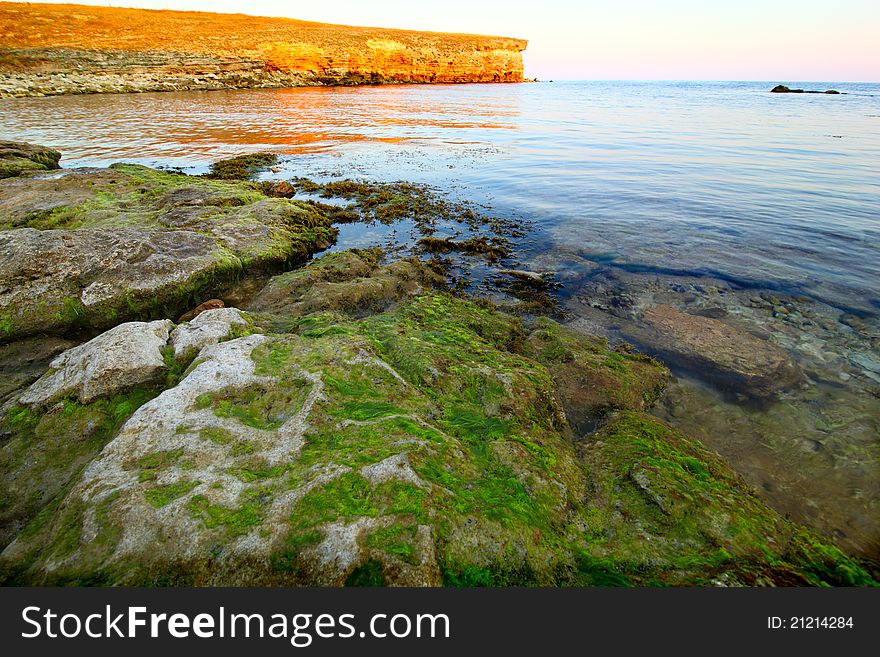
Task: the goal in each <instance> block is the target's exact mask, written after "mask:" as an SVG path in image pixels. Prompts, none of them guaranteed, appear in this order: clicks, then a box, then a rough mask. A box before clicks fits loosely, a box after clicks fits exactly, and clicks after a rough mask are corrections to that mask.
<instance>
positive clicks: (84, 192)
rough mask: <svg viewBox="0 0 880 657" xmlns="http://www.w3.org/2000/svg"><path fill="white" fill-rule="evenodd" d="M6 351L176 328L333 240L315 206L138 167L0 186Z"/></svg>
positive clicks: (0, 295)
mask: <svg viewBox="0 0 880 657" xmlns="http://www.w3.org/2000/svg"><path fill="white" fill-rule="evenodd" d="M0 226H2V227H5V228H6V229H7V230H0V307H2V308H3V310H2V312H0V340H3V339H5V340H9V339H13V338H18V337H22V336H26V335H31V334H34V333H39V332H49V333H63V332H66V331H68V330H70V329H72V328H87V329H92V330H94V329H105V328H108V327H110V326H113V325H114V324H117V323H118V322H120V321H123V320H127V319H148V318H155V317H163V316H164V317H177V316H178V315H179V314H180V313H181V312H182V311H183V310H186V309H187V308H188V307H191V306H192V305H193V301H194V300H195V301H196V303H197V302H198V301H201V300H203V299H204V298H206V297H212V296H217V295H218V294H220V293H222V292H223V291H224V290H226V289H228V288H229V287H230V286H231V285H232V284H233V283H234V282H235V281H236V279H237V278H238V277H239V275H240V274H241V273H242V271H243V270H244V271H245V272H247V271H256V270H259V271H265V270H266V269H269V270H271V269H272V268H280V267H282V266H284V265H286V264H287V263H289V262H291V261H293V262H296V261H298V260H305V259H306V258H307V257H308V256H309V255H311V254H312V253H313V252H315V251H317V250H320V249H322V248H326V246H327V245H328V243H329V242H330V241H331V240H332V239H334V236H335V229H334V228H332V227H331V226H330V220H329V219H328V218H327V217H325V216H324V215H322V214H320V213H319V211H317V210H316V209H315V208H314V207H313V206H310V205H308V204H305V203H301V202H298V201H291V200H288V199H278V198H269V197H266V196H264V195H263V194H261V193H260V192H258V191H256V190H255V188H254V187H253V186H251V185H250V184H249V183H246V182H229V181H219V180H205V179H202V178H194V177H190V176H185V175H181V174H175V173H168V172H160V171H155V170H152V169H148V168H146V167H141V166H135V165H114V167H112V168H111V169H76V170H71V171H61V172H58V173H52V174H49V173H46V174H37V175H33V176H28V177H25V178H10V179H7V180H3V181H0Z"/></svg>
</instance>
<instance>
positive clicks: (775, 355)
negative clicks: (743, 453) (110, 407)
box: [626, 305, 803, 398]
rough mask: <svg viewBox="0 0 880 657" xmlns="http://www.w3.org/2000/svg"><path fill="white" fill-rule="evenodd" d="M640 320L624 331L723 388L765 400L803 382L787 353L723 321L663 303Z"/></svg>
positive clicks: (671, 361)
mask: <svg viewBox="0 0 880 657" xmlns="http://www.w3.org/2000/svg"><path fill="white" fill-rule="evenodd" d="M641 320H642V323H641V324H640V325H636V326H632V327H629V328H627V329H626V331H627V333H628V335H629V337H630V338H631V339H633V340H634V341H636V342H637V343H639V344H641V345H642V346H643V347H644V348H645V349H646V350H647V351H649V352H650V353H655V354H658V355H659V356H661V357H662V358H663V359H664V360H666V361H667V362H668V363H669V364H671V365H673V366H677V367H682V368H686V369H688V370H690V371H692V372H693V373H694V374H696V375H697V376H699V377H701V378H704V379H707V380H709V381H710V382H712V383H714V384H716V385H718V386H719V387H721V388H723V389H728V390H730V391H732V392H736V393H741V394H745V395H748V396H751V397H755V398H766V397H772V396H774V395H775V394H777V393H779V392H781V391H783V390H785V389H787V388H791V387H792V386H795V385H797V384H798V383H800V382H801V381H802V379H803V374H802V373H801V370H800V368H799V367H798V366H797V364H796V363H795V362H794V360H792V358H791V356H789V355H788V353H787V352H786V351H785V350H784V349H782V348H781V347H778V346H777V345H775V344H773V343H772V342H770V341H769V340H764V339H762V338H759V337H757V336H755V335H753V334H751V333H748V332H747V331H744V330H742V329H740V328H737V327H735V326H732V325H731V324H727V323H725V322H723V321H721V320H718V319H713V318H711V317H704V316H698V315H690V314H688V313H684V312H681V311H680V310H677V309H676V308H673V307H671V306H665V305H657V306H652V307H650V308H648V309H647V310H646V311H645V312H644V314H643V315H642V317H641Z"/></svg>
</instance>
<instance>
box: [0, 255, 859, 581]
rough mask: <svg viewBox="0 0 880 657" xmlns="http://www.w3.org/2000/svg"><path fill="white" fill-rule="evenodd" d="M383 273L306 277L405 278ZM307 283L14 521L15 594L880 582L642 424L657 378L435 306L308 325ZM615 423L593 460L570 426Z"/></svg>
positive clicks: (122, 420)
mask: <svg viewBox="0 0 880 657" xmlns="http://www.w3.org/2000/svg"><path fill="white" fill-rule="evenodd" d="M352 256H354V257H352ZM322 260H325V261H326V262H322ZM368 260H369V259H367V260H364V258H363V254H359V253H354V254H336V255H335V256H332V257H327V258H322V259H320V260H318V261H317V262H315V263H313V264H312V265H310V266H309V267H307V268H305V269H304V270H302V271H301V274H303V276H305V277H307V278H308V277H312V278H313V282H312V285H314V286H317V287H320V286H322V285H323V286H327V285H331V284H332V285H345V284H346V282H348V283H352V282H353V281H360V282H361V283H365V282H366V281H369V280H370V278H371V276H372V275H375V276H377V277H379V278H380V279H382V278H383V277H387V276H388V275H389V273H388V272H389V269H390V268H391V267H392V266H391V265H388V266H386V267H380V266H378V264H377V263H375V262H372V263H371V262H369V261H368ZM343 263H347V264H349V265H351V269H352V270H353V271H351V272H349V271H347V270H348V269H349V267H347V266H343ZM358 263H360V264H358ZM298 281H299V279H297V280H291V279H290V277H289V276H288V275H286V274H285V275H283V276H281V277H278V278H277V279H276V280H274V281H273V282H271V283H270V284H269V286H268V287H267V292H266V296H264V297H263V300H264V301H266V302H267V300H268V299H269V298H274V299H276V300H278V301H279V302H283V301H284V300H285V299H288V298H289V299H290V305H288V306H286V307H285V306H282V307H284V308H287V309H289V310H290V312H292V313H294V316H293V317H292V318H291V319H290V320H289V322H288V323H287V324H285V325H283V326H282V325H277V326H276V327H275V332H266V333H261V332H260V329H258V328H256V327H251V330H253V331H254V333H253V334H250V335H245V336H242V337H235V335H234V332H233V334H232V335H231V336H227V337H232V339H229V340H227V341H225V342H220V343H218V344H209V345H207V346H204V347H202V348H201V350H200V351H199V353H198V354H197V355H196V356H195V360H194V361H193V362H192V364H191V365H189V367H188V368H187V369H186V370H185V371H184V372H182V373H181V375H180V377H179V380H170V379H169V380H168V381H167V382H166V384H165V388H166V389H165V390H164V391H163V392H161V394H158V395H155V394H154V395H153V396H152V397H151V398H147V399H142V398H138V400H137V401H136V402H134V403H132V404H131V407H130V408H128V409H126V410H125V411H117V412H116V413H115V414H114V416H115V417H118V418H119V423H117V424H115V425H112V426H111V428H110V429H109V431H108V432H107V433H102V434H100V435H101V437H102V438H103V437H105V436H106V437H107V438H106V439H107V440H109V442H106V446H105V447H104V449H103V450H102V451H101V453H100V454H99V455H97V456H96V457H94V458H92V459H90V462H89V463H88V465H87V466H86V467H85V468H84V470H82V471H81V473H79V474H77V473H76V472H75V471H73V472H71V471H67V470H65V471H64V472H59V471H58V470H57V469H56V470H55V474H56V475H57V476H58V477H59V478H62V476H67V480H66V481H65V483H64V484H63V486H67V487H68V488H67V489H66V492H61V493H59V494H58V495H57V497H56V498H55V500H54V501H52V502H51V504H49V505H47V506H43V507H42V508H43V511H42V512H40V513H36V510H37V508H38V507H35V506H34V505H33V504H31V505H30V506H28V505H24V504H20V505H19V506H18V507H17V508H18V509H19V511H18V516H17V520H16V523H17V524H16V527H19V528H20V527H21V526H22V525H23V524H24V522H25V518H26V517H27V516H28V514H29V517H30V518H32V519H31V520H30V522H29V523H28V524H27V526H26V527H25V528H24V529H23V530H21V531H18V532H17V536H16V538H15V540H13V541H12V542H11V543H10V544H9V545H8V546H7V547H6V549H5V550H4V551H3V553H2V557H0V579H2V581H3V582H4V583H6V584H11V583H19V584H21V583H31V584H34V583H36V584H50V583H51V584H73V583H86V582H88V583H102V584H126V585H132V584H157V583H160V582H161V583H163V584H190V585H208V584H211V585H215V584H226V585H243V584H249V585H254V584H276V585H292V584H310V585H316V584H317V585H343V584H370V585H381V584H389V585H418V586H422V585H436V584H441V583H442V584H447V585H535V584H540V585H559V584H581V585H589V584H593V585H609V584H612V585H615V584H616V585H620V584H649V583H653V584H657V583H662V584H710V583H712V582H713V581H715V579H717V578H723V579H724V580H725V581H727V582H728V583H731V584H786V583H788V584H791V583H795V584H819V583H832V584H864V583H870V582H871V579H870V576H869V575H868V574H867V573H866V572H865V571H864V570H862V569H861V568H860V567H859V566H858V565H857V564H856V563H854V562H852V561H850V560H848V559H847V558H846V557H845V556H844V555H843V554H841V553H840V552H839V551H837V550H836V549H835V548H833V547H830V546H829V545H828V544H826V543H824V542H822V541H821V540H820V539H818V538H816V537H815V536H813V535H811V534H809V532H807V531H805V530H803V529H802V528H799V527H797V526H796V525H793V524H792V523H790V522H788V521H787V520H785V519H784V518H782V517H781V516H780V515H779V514H777V513H775V512H774V511H772V510H771V509H769V508H767V507H766V506H764V505H763V504H762V503H761V502H760V501H759V500H758V499H757V498H756V497H755V496H754V494H753V493H752V492H751V491H750V490H749V489H748V487H747V486H745V485H744V484H743V482H742V481H741V480H740V479H739V478H738V477H737V476H736V475H735V474H733V473H732V472H731V471H730V469H729V468H728V467H727V466H726V465H725V464H724V463H723V462H722V461H721V460H720V459H719V458H718V457H717V456H715V455H712V454H711V453H709V452H707V451H706V450H705V449H703V448H702V447H700V446H699V445H698V444H697V443H694V442H693V441H690V440H688V439H687V438H685V437H684V436H682V435H681V434H679V433H678V432H676V431H674V430H673V429H671V428H669V427H668V426H666V425H665V424H663V423H662V422H660V421H658V420H657V419H655V418H652V417H650V416H648V415H646V414H645V413H644V410H640V409H645V408H646V407H647V406H648V405H649V403H650V399H651V398H652V397H653V396H655V395H656V394H658V392H659V390H660V389H661V388H662V386H663V382H664V381H665V378H666V370H665V368H663V367H662V366H661V365H659V364H658V363H656V362H655V361H653V360H651V359H648V358H646V357H644V356H641V355H639V354H636V353H630V352H629V351H627V350H620V351H613V350H610V349H609V348H608V346H607V344H606V343H604V342H603V341H601V340H597V339H594V338H590V337H588V336H582V335H579V334H577V333H575V332H573V331H570V330H568V329H565V328H564V327H561V326H559V325H557V324H555V323H553V322H550V320H540V321H539V322H537V323H535V324H533V325H530V324H525V323H523V321H521V320H519V319H516V318H513V317H510V316H508V315H504V314H501V313H498V312H494V311H492V310H489V309H487V308H485V307H481V306H479V305H477V304H475V303H473V302H470V301H466V300H463V299H458V298H455V297H452V296H449V295H446V294H442V293H436V292H431V291H429V290H426V289H425V290H423V291H422V292H421V293H420V294H418V295H415V296H412V295H409V294H404V295H399V296H398V297H397V299H398V301H396V302H394V303H391V304H390V305H388V306H386V307H385V308H384V309H382V310H379V311H372V312H365V311H364V307H363V306H359V305H357V304H354V305H346V304H344V303H343V304H342V305H339V306H335V307H334V306H333V305H332V299H334V298H335V299H337V300H347V299H348V297H347V296H346V295H341V294H340V295H339V296H337V297H333V296H331V295H326V299H325V302H324V303H323V304H318V303H317V300H316V301H315V303H314V307H312V306H309V305H303V304H304V303H305V301H304V300H303V295H304V294H307V292H306V290H307V289H308V287H304V288H302V289H300V288H298V287H297V285H298V284H299V282H301V281H299V282H298ZM326 289H333V288H326ZM285 290H287V291H288V295H287V296H285V294H284V291H285ZM290 290H294V291H295V293H294V294H290V293H289V292H290ZM229 310H231V309H226V310H223V311H221V310H212V311H208V312H206V313H204V314H203V315H201V316H200V317H199V318H197V320H195V321H194V322H192V323H191V324H190V325H184V326H185V327H186V326H189V327H192V325H193V324H196V322H197V321H198V320H201V322H204V323H205V325H207V324H209V323H210V322H211V321H212V315H213V316H214V317H215V318H216V317H218V316H219V314H221V313H223V314H228V312H227V311H229ZM233 328H234V327H233ZM178 330H180V329H178ZM606 371H607V372H606ZM575 381H576V382H577V383H575ZM591 384H592V385H593V387H594V390H593V391H591V393H590V394H587V395H581V394H578V392H577V387H578V385H585V386H588V385H591ZM597 400H600V401H598V402H597ZM97 403H98V402H92V404H91V405H85V406H80V405H74V406H73V407H72V411H71V417H79V416H81V415H85V414H86V413H87V412H89V411H91V410H93V409H94V408H95V407H94V404H97ZM598 409H601V413H600V414H599V420H598V421H597V422H596V427H597V430H595V431H589V430H587V431H579V432H578V436H579V437H580V440H575V434H574V433H573V431H572V424H574V425H575V426H577V421H575V422H572V418H577V417H579V416H583V417H586V416H588V415H591V414H596V412H597V410H598ZM51 413H52V411H51V409H49V410H47V411H46V412H45V413H44V412H43V411H42V410H39V409H38V410H28V409H26V408H22V407H16V408H13V409H11V410H9V411H8V413H7V416H6V417H5V418H4V420H3V427H4V430H5V431H8V432H10V433H11V434H12V436H13V437H12V440H11V443H10V444H17V445H21V444H23V441H28V442H29V443H30V444H31V445H34V444H41V442H40V441H46V435H45V434H44V433H43V434H38V433H36V430H35V427H37V428H39V427H40V426H41V425H42V424H43V423H44V422H48V420H47V419H46V418H48V417H51ZM55 426H58V425H55ZM28 467H29V466H27V465H25V464H20V465H19V466H18V469H15V468H12V469H9V470H7V471H6V474H5V480H4V481H7V480H8V481H10V482H18V481H21V480H22V474H21V473H22V472H25V471H28V470H27V468H28ZM61 489H62V487H61V486H59V487H56V488H54V490H56V491H60V490H61ZM16 499H21V498H20V497H19V498H16ZM43 504H45V502H44V503H43Z"/></svg>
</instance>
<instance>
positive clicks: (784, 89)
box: [770, 84, 840, 94]
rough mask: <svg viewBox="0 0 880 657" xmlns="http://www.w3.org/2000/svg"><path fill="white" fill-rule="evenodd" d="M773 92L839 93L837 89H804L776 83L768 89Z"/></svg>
mask: <svg viewBox="0 0 880 657" xmlns="http://www.w3.org/2000/svg"><path fill="white" fill-rule="evenodd" d="M770 93H774V94H840V92H839V91H836V90H834V89H828V90H827V91H813V90H808V91H804V90H803V89H789V88H788V87H786V86H785V85H784V84H778V85H776V86H775V87H773V88H772V89H771V90H770Z"/></svg>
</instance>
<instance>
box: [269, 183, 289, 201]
mask: <svg viewBox="0 0 880 657" xmlns="http://www.w3.org/2000/svg"><path fill="white" fill-rule="evenodd" d="M267 194H269V196H278V197H281V198H293V197H294V196H296V187H294V186H293V185H291V184H290V183H289V182H287V181H286V180H279V181H278V182H275V183H272V184H271V185H269V187H268V190H267Z"/></svg>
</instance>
